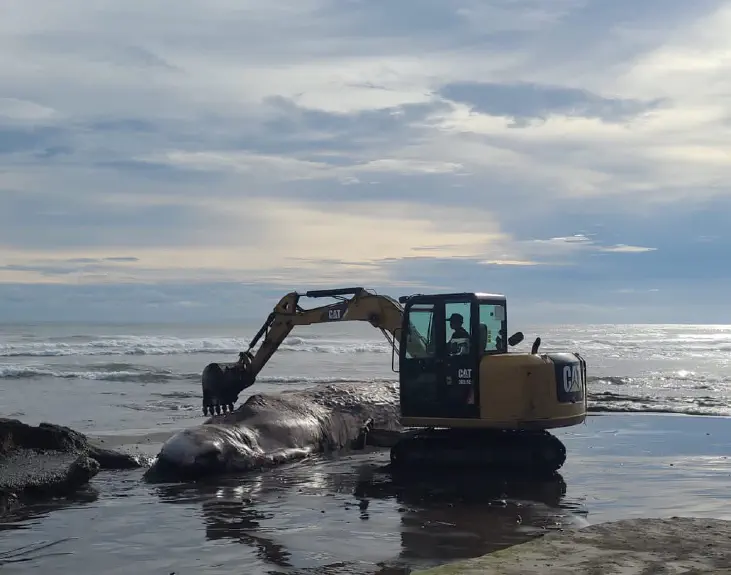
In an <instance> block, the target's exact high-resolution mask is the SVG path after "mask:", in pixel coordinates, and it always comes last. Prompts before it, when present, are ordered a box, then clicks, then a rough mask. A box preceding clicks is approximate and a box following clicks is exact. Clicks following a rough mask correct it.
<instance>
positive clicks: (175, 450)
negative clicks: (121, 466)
mask: <svg viewBox="0 0 731 575" xmlns="http://www.w3.org/2000/svg"><path fill="white" fill-rule="evenodd" d="M255 444H256V441H255V438H254V437H253V434H252V433H251V431H250V430H248V429H246V428H237V427H231V426H221V425H216V424H205V425H200V426H197V427H193V428H190V429H184V430H182V431H178V432H177V433H175V434H174V435H173V436H172V437H170V438H169V439H168V440H167V441H166V442H165V443H164V444H163V445H162V447H161V449H160V452H159V453H158V455H157V458H156V460H155V462H154V463H153V465H152V467H151V468H150V469H148V471H147V473H146V474H145V475H146V477H147V478H148V479H150V478H159V479H161V480H166V479H167V478H174V479H180V478H196V477H202V476H205V475H211V474H214V473H216V474H217V473H222V472H226V471H230V470H243V469H246V468H247V467H252V466H253V465H254V462H255V460H256V459H257V453H256V452H257V449H255V448H254V447H253V446H254V445H255Z"/></svg>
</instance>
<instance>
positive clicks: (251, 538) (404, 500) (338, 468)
mask: <svg viewBox="0 0 731 575" xmlns="http://www.w3.org/2000/svg"><path fill="white" fill-rule="evenodd" d="M648 417H654V419H652V420H649V419H647V417H643V416H629V417H621V416H606V417H595V418H591V421H590V423H589V424H588V425H587V426H584V427H580V428H574V429H572V430H567V431H566V432H564V433H559V435H561V437H562V439H563V440H564V442H565V443H566V445H567V448H568V450H569V460H568V461H567V464H566V465H565V466H564V468H563V469H562V470H561V474H562V477H561V476H558V477H554V478H551V479H544V480H540V481H539V480H528V479H525V478H524V479H522V480H520V481H518V480H516V479H513V480H510V481H507V482H506V481H505V480H504V479H499V478H495V477H491V476H489V475H485V474H475V473H471V474H465V473H460V474H451V475H449V474H442V475H439V476H418V475H414V474H410V475H403V474H402V475H392V474H390V473H389V472H386V471H384V470H383V467H384V465H385V464H386V463H387V461H388V455H387V452H385V451H382V450H381V451H376V452H372V453H369V454H358V455H351V456H346V457H339V458H334V459H324V458H323V459H312V460H308V461H304V462H300V463H296V464H293V465H288V466H284V467H281V468H279V469H273V470H269V471H266V472H263V473H256V474H250V475H245V476H241V477H229V478H225V479H224V478H218V479H215V480H210V481H208V482H202V483H198V484H163V485H147V484H144V483H142V482H141V480H140V479H141V475H142V473H141V472H140V471H133V472H124V473H117V472H114V473H113V472H105V473H102V474H100V475H99V476H98V477H97V478H96V479H95V480H94V489H95V491H96V494H95V493H94V492H93V491H89V492H88V493H86V494H85V495H84V496H79V497H77V498H75V500H74V501H72V502H69V503H68V504H66V505H64V504H61V503H59V504H56V505H55V506H54V507H39V508H36V509H33V510H32V512H33V513H34V514H35V515H31V516H28V517H26V518H25V519H23V520H20V521H17V522H15V523H13V524H6V525H4V526H2V531H1V532H0V565H1V566H2V570H3V572H4V573H22V574H24V575H25V574H29V573H36V572H42V573H49V574H50V573H72V572H73V573H95V574H96V573H105V574H127V573H129V572H139V573H151V574H153V573H155V574H156V573H160V574H164V575H169V574H170V573H175V574H176V575H185V574H188V573H190V574H193V573H195V574H199V573H247V574H251V575H264V574H266V575H272V574H276V575H284V574H287V575H290V574H302V575H304V574H305V573H307V574H312V575H314V574H329V573H333V574H346V575H347V574H366V573H368V574H372V573H377V572H379V570H381V571H380V572H381V573H384V574H385V573H394V574H395V573H400V572H404V571H399V570H397V568H398V567H399V566H409V567H411V568H413V569H417V568H424V567H428V566H431V565H436V564H440V563H444V562H447V561H453V560H458V559H462V558H468V557H474V556H477V555H481V554H484V553H488V552H490V551H494V550H496V549H500V548H503V547H507V546H509V545H513V544H516V543H520V542H523V541H527V540H529V539H531V538H534V537H536V536H539V535H540V534H542V533H545V532H547V531H549V530H552V529H560V528H564V527H574V526H581V525H585V524H587V523H588V522H591V523H596V522H598V521H604V520H609V519H616V518H619V517H626V516H638V515H645V516H648V515H654V516H658V515H672V514H678V515H683V514H685V515H690V514H698V515H705V516H716V517H718V516H723V515H724V514H725V515H728V516H731V503H729V502H728V499H727V497H726V492H727V489H728V485H729V481H730V480H731V464H730V463H729V462H728V461H727V460H726V459H725V457H726V452H727V451H728V449H727V448H726V447H725V445H724V442H723V438H724V437H727V432H726V430H727V429H728V425H729V421H728V420H720V419H716V420H710V419H697V418H696V419H693V418H663V417H657V416H648ZM648 422H649V423H648ZM676 437H677V438H681V437H682V438H683V439H682V441H680V440H676ZM663 438H664V439H663ZM52 543H56V544H55V545H53V546H51V547H47V548H43V547H42V546H43V545H45V544H52ZM26 546H29V547H26ZM20 548H23V549H20ZM17 549H20V551H16V553H15V555H11V556H8V553H9V552H11V551H12V550H17ZM8 560H9V561H8ZM4 561H8V562H6V563H5V564H4V565H3V564H2V563H3V562H4ZM386 567H390V568H392V569H393V570H391V571H388V570H386Z"/></svg>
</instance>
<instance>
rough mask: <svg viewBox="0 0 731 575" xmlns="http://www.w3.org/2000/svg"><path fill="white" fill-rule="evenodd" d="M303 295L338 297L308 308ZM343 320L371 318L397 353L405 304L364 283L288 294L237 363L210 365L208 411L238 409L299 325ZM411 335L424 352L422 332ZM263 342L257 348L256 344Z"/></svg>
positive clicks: (411, 341)
mask: <svg viewBox="0 0 731 575" xmlns="http://www.w3.org/2000/svg"><path fill="white" fill-rule="evenodd" d="M302 298H310V299H320V298H333V299H336V300H339V301H337V302H335V303H331V304H328V305H324V306H319V307H315V308H311V309H304V308H302V307H301V306H300V301H301V300H302ZM342 321H367V322H368V323H370V324H371V325H372V326H373V327H375V328H378V329H380V330H381V332H382V333H383V334H384V336H385V337H386V339H387V340H388V341H389V343H390V344H391V345H392V346H394V347H396V349H397V351H398V347H397V346H398V340H399V337H398V336H397V332H398V331H399V330H401V328H402V321H403V307H402V305H401V304H400V303H399V302H397V301H396V300H394V299H393V298H391V297H389V296H385V295H378V294H375V293H373V292H371V291H368V290H366V289H365V288H362V287H354V288H339V289H328V290H310V291H307V292H304V293H299V292H296V291H293V292H290V293H288V294H286V295H285V296H284V297H282V299H280V300H279V302H278V303H277V304H276V305H275V306H274V309H273V310H272V312H271V313H270V314H269V316H268V317H267V319H266V321H265V322H264V324H263V325H262V326H261V328H260V329H259V331H258V332H257V333H256V335H254V337H253V338H252V340H251V342H250V343H249V346H248V349H246V351H242V352H241V353H240V354H239V360H238V361H237V362H236V363H229V364H221V363H211V364H209V365H207V366H206V367H205V369H204V370H203V377H202V385H203V414H204V415H207V414H208V412H210V413H211V415H213V413H214V411H215V412H216V413H220V412H221V410H223V411H224V412H226V411H227V409H230V410H233V406H234V404H235V403H236V400H237V399H238V396H239V393H241V392H242V391H243V390H244V389H246V388H248V387H250V386H251V385H253V384H254V382H255V381H256V376H257V375H258V374H259V372H261V370H262V369H263V368H264V366H265V365H266V364H267V362H268V361H269V359H270V358H271V357H272V355H274V353H275V352H276V351H277V349H278V348H279V346H280V345H281V344H282V343H283V342H284V340H285V339H286V338H287V336H288V335H289V334H290V332H291V331H292V330H293V329H294V328H295V327H296V326H303V325H312V324H319V323H335V322H342ZM412 335H413V337H409V338H408V339H407V341H408V344H407V345H409V347H410V348H413V352H414V354H419V353H420V352H421V353H422V354H423V353H424V350H425V349H426V345H427V344H426V341H424V339H423V337H421V336H420V335H419V334H418V333H416V332H414V333H413V334H412ZM259 342H261V345H259V347H258V348H257V349H256V351H254V348H255V347H256V346H257V344H259Z"/></svg>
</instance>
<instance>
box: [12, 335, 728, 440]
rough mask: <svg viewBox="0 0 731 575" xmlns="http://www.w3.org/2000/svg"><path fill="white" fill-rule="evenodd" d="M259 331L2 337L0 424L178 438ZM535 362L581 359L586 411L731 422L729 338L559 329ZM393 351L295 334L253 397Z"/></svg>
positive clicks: (368, 368) (378, 371)
mask: <svg viewBox="0 0 731 575" xmlns="http://www.w3.org/2000/svg"><path fill="white" fill-rule="evenodd" d="M258 327H259V326H258V325H242V326H240V327H231V326H226V327H221V326H160V325H93V326H92V325H10V326H8V325H5V326H0V393H2V415H3V416H6V417H8V416H9V417H19V418H22V419H24V420H26V421H33V422H38V421H41V420H46V421H52V422H56V423H61V424H64V425H69V426H71V427H73V428H76V429H79V430H80V431H84V432H90V433H108V432H114V433H118V432H130V431H131V432H140V431H153V430H160V429H165V428H168V427H176V428H177V427H181V426H184V425H190V424H193V423H195V422H197V421H200V420H201V419H202V413H201V409H200V393H201V392H200V373H201V370H202V369H203V367H204V366H205V365H206V364H207V363H209V362H210V361H234V360H235V359H236V356H237V354H238V352H239V351H240V350H242V349H246V345H247V343H248V339H247V338H248V337H252V336H253V335H254V334H255V333H256V331H257V329H258ZM523 331H524V333H525V334H526V338H525V340H524V342H523V343H522V344H520V345H519V346H517V347H516V348H514V349H516V350H527V349H529V348H530V345H531V343H532V341H533V339H534V338H535V336H536V335H540V336H541V338H542V341H543V344H542V347H541V350H542V351H548V350H570V351H578V352H580V353H581V354H582V355H583V356H584V357H585V358H586V360H587V362H588V374H589V390H590V404H591V408H592V409H593V410H596V411H646V412H667V413H684V414H695V415H729V414H731V371H730V370H729V363H730V362H731V326H721V325H573V326H572V325H567V326H551V327H544V326H541V327H535V328H530V327H529V328H525V329H523ZM390 354H391V348H390V346H389V344H388V343H387V342H386V340H385V339H384V338H383V336H382V335H381V333H380V332H379V331H377V330H375V329H373V328H372V327H370V326H369V325H364V324H357V323H351V324H339V325H334V324H325V325H316V326H310V327H306V328H299V329H298V330H295V331H293V332H292V334H290V336H289V338H288V339H287V340H286V341H285V343H284V344H283V345H282V346H281V348H280V350H279V351H278V352H277V353H276V354H275V355H274V357H273V358H272V360H271V361H270V363H269V364H268V365H267V366H266V367H265V368H264V370H263V371H262V373H261V374H260V375H259V378H258V381H257V384H256V385H255V386H254V387H252V388H250V389H249V390H247V392H245V393H244V394H243V395H242V400H244V399H245V397H246V395H247V394H248V393H249V392H256V391H276V390H282V389H292V388H301V387H306V386H310V385H313V384H317V383H323V382H338V381H364V380H367V381H372V380H379V379H386V380H395V379H396V377H397V374H395V373H393V371H392V370H391V357H390Z"/></svg>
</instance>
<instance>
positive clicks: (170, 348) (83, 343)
mask: <svg viewBox="0 0 731 575" xmlns="http://www.w3.org/2000/svg"><path fill="white" fill-rule="evenodd" d="M247 347H248V340H246V339H241V338H233V337H231V338H226V337H209V338H180V337H158V336H136V335H118V336H109V337H104V336H95V337H90V336H73V337H68V338H60V339H58V338H57V339H47V340H44V341H36V342H34V341H23V342H17V341H16V342H9V343H7V342H6V343H0V357H17V358H22V357H63V356H115V355H117V356H130V355H181V354H203V353H217V354H219V353H220V354H236V353H238V352H239V351H241V350H242V349H246V348H247ZM279 351H285V352H286V351H289V352H309V353H390V352H391V348H390V346H389V344H388V342H386V341H385V339H384V341H383V342H377V341H374V342H363V341H342V340H340V341H335V340H333V341H328V340H320V339H317V338H302V337H293V336H290V337H288V338H287V340H286V342H285V343H283V344H282V345H281V346H280V347H279Z"/></svg>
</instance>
